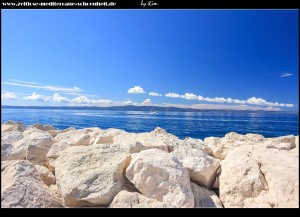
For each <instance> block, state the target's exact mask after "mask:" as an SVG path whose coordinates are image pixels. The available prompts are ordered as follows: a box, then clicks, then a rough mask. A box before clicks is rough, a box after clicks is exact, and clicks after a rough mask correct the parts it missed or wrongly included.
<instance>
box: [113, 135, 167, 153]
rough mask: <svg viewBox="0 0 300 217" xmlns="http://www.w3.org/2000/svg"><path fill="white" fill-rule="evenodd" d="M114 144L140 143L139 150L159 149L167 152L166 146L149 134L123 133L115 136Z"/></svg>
mask: <svg viewBox="0 0 300 217" xmlns="http://www.w3.org/2000/svg"><path fill="white" fill-rule="evenodd" d="M113 141H114V143H116V144H117V143H118V144H122V143H125V144H137V143H140V144H141V145H142V146H141V149H140V150H139V151H142V150H146V149H153V148H157V149H161V150H163V151H166V152H168V146H167V144H166V143H165V142H164V141H163V140H162V139H160V138H158V137H155V136H153V135H152V134H151V133H124V134H120V135H116V136H115V137H114V139H113Z"/></svg>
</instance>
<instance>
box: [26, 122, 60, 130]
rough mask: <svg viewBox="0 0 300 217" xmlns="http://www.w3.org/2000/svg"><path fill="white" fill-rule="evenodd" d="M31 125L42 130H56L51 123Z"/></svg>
mask: <svg viewBox="0 0 300 217" xmlns="http://www.w3.org/2000/svg"><path fill="white" fill-rule="evenodd" d="M29 127H34V128H36V129H39V130H42V131H50V130H55V129H54V127H52V126H51V125H48V124H45V125H44V124H33V125H31V126H29ZM29 127H28V128H29Z"/></svg>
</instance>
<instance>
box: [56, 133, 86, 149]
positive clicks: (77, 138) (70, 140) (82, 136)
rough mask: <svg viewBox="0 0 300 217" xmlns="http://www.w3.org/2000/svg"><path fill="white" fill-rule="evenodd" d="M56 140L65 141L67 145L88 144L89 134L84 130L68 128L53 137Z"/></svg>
mask: <svg viewBox="0 0 300 217" xmlns="http://www.w3.org/2000/svg"><path fill="white" fill-rule="evenodd" d="M54 139H55V141H56V142H66V143H67V144H68V145H69V146H75V145H90V144H91V143H90V140H91V136H90V135H89V134H88V132H86V131H84V130H69V131H67V132H64V133H60V134H58V135H57V136H55V137H54Z"/></svg>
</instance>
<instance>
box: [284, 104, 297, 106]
mask: <svg viewBox="0 0 300 217" xmlns="http://www.w3.org/2000/svg"><path fill="white" fill-rule="evenodd" d="M285 106H286V107H294V106H295V105H294V104H285Z"/></svg>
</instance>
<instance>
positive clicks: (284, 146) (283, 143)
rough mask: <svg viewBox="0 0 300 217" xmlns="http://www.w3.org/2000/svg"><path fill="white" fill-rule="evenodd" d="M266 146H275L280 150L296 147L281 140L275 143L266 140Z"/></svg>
mask: <svg viewBox="0 0 300 217" xmlns="http://www.w3.org/2000/svg"><path fill="white" fill-rule="evenodd" d="M264 144H265V145H266V148H274V149H279V150H287V151H289V150H291V149H293V148H295V147H294V146H293V145H292V144H291V143H286V142H281V143H274V142H265V143H264Z"/></svg>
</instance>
